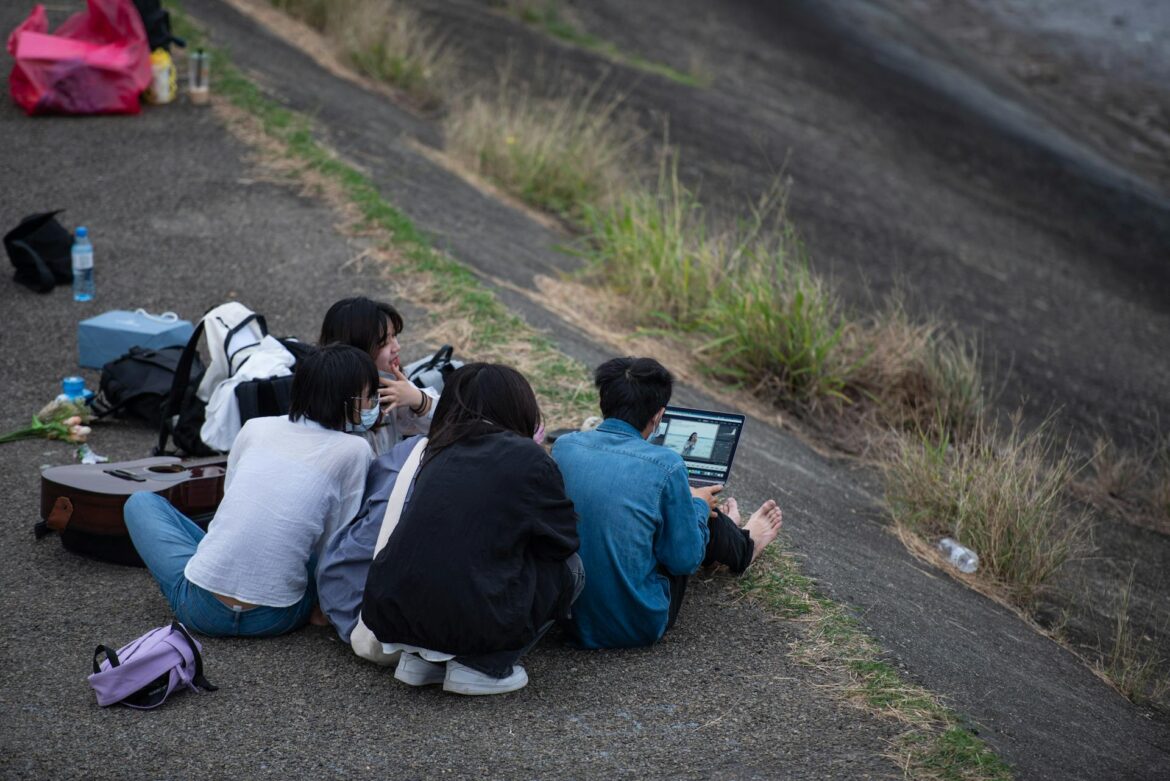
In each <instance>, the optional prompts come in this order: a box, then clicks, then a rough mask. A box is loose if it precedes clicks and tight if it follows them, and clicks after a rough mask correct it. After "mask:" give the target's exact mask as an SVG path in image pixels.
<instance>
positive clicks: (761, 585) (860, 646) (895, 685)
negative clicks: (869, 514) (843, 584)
mask: <svg viewBox="0 0 1170 781" xmlns="http://www.w3.org/2000/svg"><path fill="white" fill-rule="evenodd" d="M739 584H740V588H741V590H742V593H744V594H745V595H747V596H748V597H749V598H751V599H754V600H757V601H759V602H760V603H761V604H763V605H764V606H765V607H767V608H768V609H769V610H771V611H772V612H774V613H776V614H777V615H780V616H782V617H785V618H788V619H791V620H795V621H800V622H801V623H802V624H804V625H805V627H806V629H805V631H804V632H803V633H801V635H800V637H799V639H797V640H796V641H795V642H794V643H793V645H792V653H793V655H794V657H795V658H796V659H797V660H798V661H800V662H801V663H802V664H805V665H807V666H809V667H812V668H815V669H817V670H819V671H820V672H821V673H822V674H823V675H825V676H826V677H827V678H828V679H829V680H830V684H829V685H830V687H831V688H832V689H833V690H834V691H836V692H837V693H838V695H839V696H841V697H843V698H844V699H846V700H848V701H850V702H852V703H854V704H855V705H857V706H858V707H860V708H863V709H864V710H866V711H868V712H869V713H872V714H874V715H875V716H878V717H881V718H888V719H893V720H895V721H897V722H899V723H900V724H902V725H903V726H904V727H905V729H904V731H903V732H902V733H901V734H899V735H898V737H897V738H895V739H894V741H893V743H892V745H891V749H890V756H891V758H892V759H894V760H895V761H896V762H898V764H899V765H900V766H901V767H902V768H903V770H904V772H905V773H906V776H907V777H908V778H916V779H948V780H950V779H955V780H956V781H959V780H962V781H1005V780H1006V779H1010V778H1011V771H1010V769H1009V768H1008V766H1007V765H1006V764H1004V762H1003V761H1002V760H1000V759H999V758H998V757H997V756H996V755H995V752H993V751H992V750H991V748H990V747H988V746H987V744H986V743H984V742H983V741H982V740H980V739H979V737H978V736H977V735H975V734H974V732H973V730H971V729H969V728H968V727H966V726H965V725H964V723H963V720H962V719H961V718H960V717H959V716H958V714H956V713H954V712H953V711H952V710H950V709H949V708H947V707H946V706H945V705H943V703H942V702H941V701H940V700H939V699H938V697H936V696H935V695H934V694H932V693H931V692H929V691H927V690H926V689H923V688H922V687H920V686H915V685H914V684H910V683H907V682H906V681H905V680H904V679H903V678H902V677H901V675H900V674H899V673H898V671H897V669H896V668H895V667H894V666H893V665H892V664H890V663H889V662H888V661H887V660H886V659H885V658H883V654H882V652H881V649H880V648H879V647H878V645H877V644H876V643H875V642H874V641H873V640H872V639H871V638H870V637H869V636H867V635H866V634H865V633H864V632H863V631H862V630H861V629H860V628H859V626H858V624H857V621H856V620H855V619H854V618H853V616H851V615H850V614H849V613H848V612H847V611H846V610H845V608H844V607H842V606H841V605H838V604H837V603H835V602H833V601H832V600H830V599H828V598H826V597H824V596H822V595H820V594H819V593H818V592H817V588H816V584H815V583H814V582H813V581H812V579H810V578H809V577H808V576H806V575H804V574H803V573H801V572H800V569H799V567H798V565H797V563H796V560H795V559H794V558H793V557H792V555H791V554H788V553H782V552H779V551H777V550H776V548H775V547H772V548H768V549H766V550H765V552H764V554H763V556H762V558H761V559H760V560H759V561H757V562H756V563H755V564H754V565H753V566H752V568H751V569H749V570H748V572H747V574H746V575H745V576H744V577H743V578H741V580H740V581H739Z"/></svg>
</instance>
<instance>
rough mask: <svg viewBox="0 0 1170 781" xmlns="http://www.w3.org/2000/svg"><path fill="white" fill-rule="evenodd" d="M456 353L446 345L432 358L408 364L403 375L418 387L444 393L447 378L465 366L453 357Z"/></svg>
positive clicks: (403, 370)
mask: <svg viewBox="0 0 1170 781" xmlns="http://www.w3.org/2000/svg"><path fill="white" fill-rule="evenodd" d="M454 353H455V348H454V347H452V346H451V345H449V344H445V345H443V346H442V347H440V348H439V349H438V350H436V351H435V354H434V355H432V356H431V357H430V358H420V359H419V360H417V361H414V362H413V363H410V364H407V365H406V366H405V367H403V369H402V373H403V374H405V375H406V377H407V379H409V380H410V381H411V382H413V383H414V384H415V385H417V386H418V387H420V388H434V389H435V390H437V391H439V392H440V393H442V392H443V386H444V385H445V384H446V382H447V377H448V376H449V375H450V374H451V372H453V371H455V370H456V369H458V368H459V367H461V366H462V365H463V361H460V360H459V359H457V358H453V357H452V356H453V355H454Z"/></svg>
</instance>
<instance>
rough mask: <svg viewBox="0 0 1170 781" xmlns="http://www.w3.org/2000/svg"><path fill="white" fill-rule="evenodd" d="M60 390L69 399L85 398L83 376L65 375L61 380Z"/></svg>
mask: <svg viewBox="0 0 1170 781" xmlns="http://www.w3.org/2000/svg"><path fill="white" fill-rule="evenodd" d="M61 392H62V393H64V394H65V395H66V396H68V397H69V398H71V399H81V398H85V378H84V377H66V378H65V379H63V380H61Z"/></svg>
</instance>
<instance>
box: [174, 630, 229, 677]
mask: <svg viewBox="0 0 1170 781" xmlns="http://www.w3.org/2000/svg"><path fill="white" fill-rule="evenodd" d="M171 629H172V630H173V631H175V632H178V633H179V634H181V635H182V636H183V638H184V639H185V640H186V641H187V644H188V645H190V646H191V653H192V654H193V655H194V656H195V677H194V678H192V679H191V682H192V683H194V684H195V685H196V686H197V687H199V688H200V689H202V690H203V691H208V692H213V691H218V690H219V687H218V686H215V685H214V684H212V683H211V681H209V680H207V678H206V677H205V676H204V675H203V655H202V654H200V653H199V646H198V645H196V644H195V639H194V638H193V637H191V635H189V634H187V627H185V626H183V625H182V624H180V623H179V622H178V621H177V620H175V621H172V622H171Z"/></svg>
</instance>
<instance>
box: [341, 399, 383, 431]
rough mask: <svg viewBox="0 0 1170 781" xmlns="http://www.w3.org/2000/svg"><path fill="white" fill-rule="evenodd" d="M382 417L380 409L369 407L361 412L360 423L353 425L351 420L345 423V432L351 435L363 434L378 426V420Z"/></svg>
mask: <svg viewBox="0 0 1170 781" xmlns="http://www.w3.org/2000/svg"><path fill="white" fill-rule="evenodd" d="M381 415H382V408H381V407H377V406H375V407H371V408H370V409H364V410H362V411H361V418H362V422H361V423H354V422H353V421H352V420H349V421H346V423H345V430H346V431H348V432H349V433H351V434H364V433H365V432H367V431H369V430H370V429H372V428H373V427H374V426H376V425H377V424H378V418H379V417H381Z"/></svg>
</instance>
